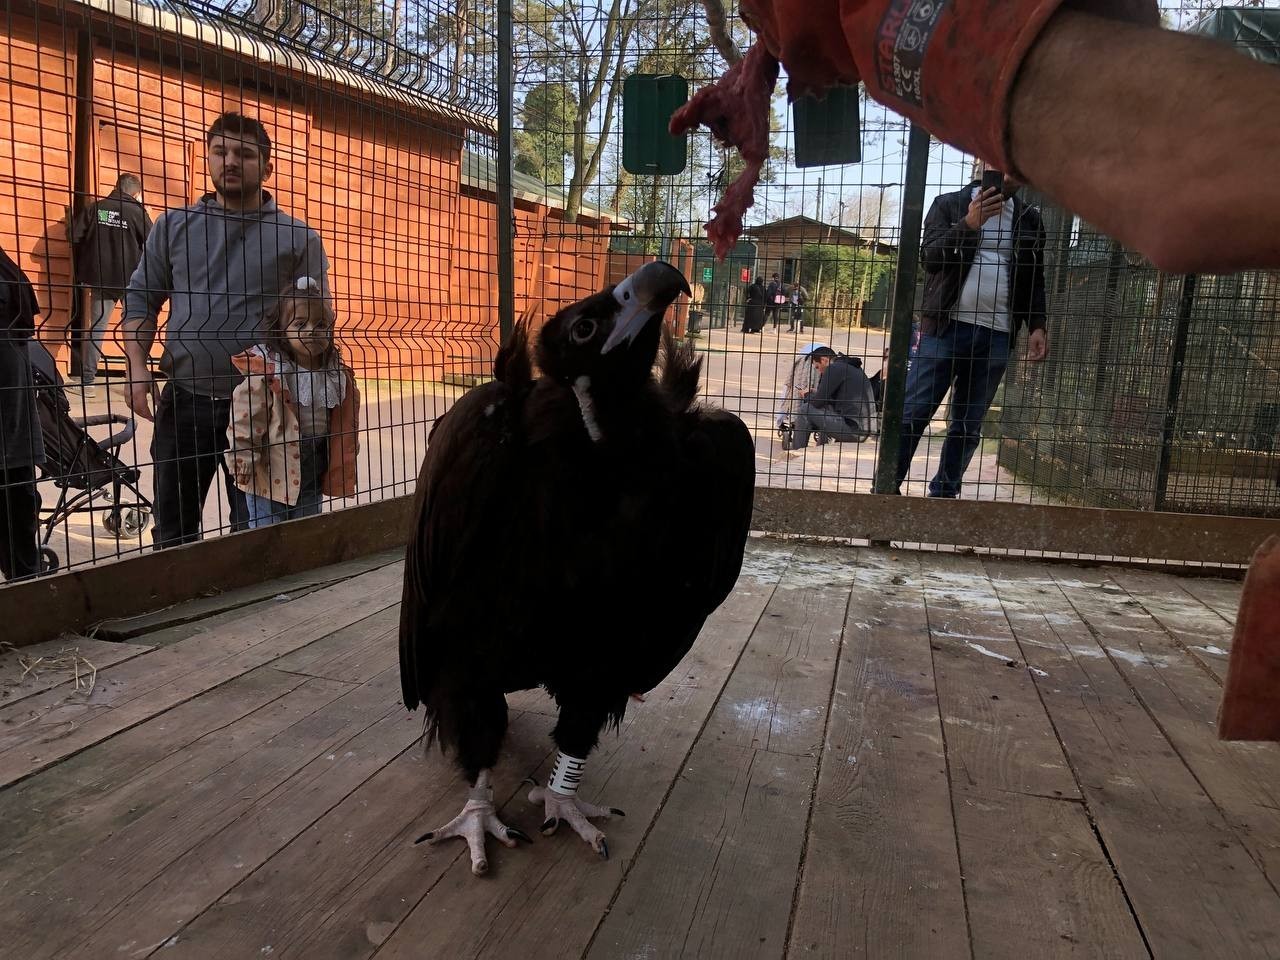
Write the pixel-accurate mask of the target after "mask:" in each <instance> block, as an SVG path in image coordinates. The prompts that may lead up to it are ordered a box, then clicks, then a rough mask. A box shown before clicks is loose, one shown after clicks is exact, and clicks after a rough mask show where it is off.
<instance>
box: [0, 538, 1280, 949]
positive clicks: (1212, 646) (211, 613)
mask: <svg viewBox="0 0 1280 960" xmlns="http://www.w3.org/2000/svg"><path fill="white" fill-rule="evenodd" d="M400 577H401V568H400V565H399V563H398V562H396V561H395V558H393V557H385V558H382V559H380V560H375V561H373V562H364V563H361V564H357V565H347V566H345V567H342V568H331V569H330V570H328V571H317V573H316V575H315V576H314V577H310V578H304V579H303V580H298V582H296V583H295V582H292V581H290V582H288V583H285V582H281V583H280V584H279V589H278V590H277V589H274V587H273V585H270V584H264V585H263V589H261V590H257V591H254V592H251V593H248V594H245V595H244V596H243V597H236V598H229V599H228V600H227V601H225V602H221V603H211V602H209V601H207V600H204V601H200V602H199V604H200V605H192V606H191V607H189V608H174V609H172V610H169V611H165V612H163V613H162V614H157V615H146V616H140V617H138V618H135V619H133V620H131V621H129V622H128V625H127V629H126V628H123V627H122V628H121V629H120V631H119V633H118V635H120V636H127V638H128V639H127V641H126V642H119V643H117V642H110V641H108V640H103V639H101V638H97V639H92V640H88V639H86V640H81V641H76V640H62V641H57V642H54V643H51V644H46V645H44V646H42V647H41V648H38V649H37V648H31V649H29V650H25V651H16V652H15V651H9V652H6V653H3V655H0V944H4V948H3V949H2V950H0V952H2V953H3V955H5V956H13V957H22V958H24V960H40V958H94V960H98V958H124V960H132V958H146V957H151V956H156V957H159V958H164V960H168V958H183V957H201V958H209V960H214V958H217V960H227V958H230V960H236V958H246V960H248V958H261V957H272V958H299V960H301V958H306V960H314V958H335V960H338V958H341V960H356V958H373V957H376V958H379V960H389V958H423V957H448V958H455V957H457V958H467V957H484V958H495V957H497V958H506V957H511V958H520V960H526V958H536V957H548V958H552V957H554V958H562V957H591V958H593V960H597V958H666V957H690V958H694V957H697V958H704V957H732V958H734V960H743V958H757V957H759V958H773V957H794V958H800V957H830V958H837V957H840V958H843V957H869V958H879V957H911V958H915V957H918V958H927V960H937V958H952V957H970V958H978V960H986V958H1003V957H1008V958H1025V957H1031V956H1034V957H1036V958H1037V960H1042V958H1057V957H1126V958H1127V957H1135V958H1142V957H1161V958H1165V957H1168V958H1184V957H1214V958H1216V957H1232V958H1243V957H1280V894H1278V893H1277V888H1278V887H1280V746H1276V745H1271V744H1222V743H1219V742H1218V741H1217V740H1216V739H1215V736H1214V720H1215V716H1216V710H1217V705H1218V699H1219V697H1220V695H1221V690H1222V679H1223V677H1224V675H1225V667H1226V658H1227V655H1228V652H1229V650H1230V640H1231V629H1232V618H1233V609H1232V605H1233V603H1234V598H1236V597H1237V596H1238V592H1239V586H1238V584H1234V583H1227V582H1218V581H1195V580H1186V579H1180V578H1177V577H1174V576H1171V575H1165V574H1155V573H1150V572H1138V571H1133V570H1121V569H1112V568H1081V567H1071V566H1065V565H1051V564H1043V563H1032V562H1028V561H1015V560H995V559H983V558H977V557H973V556H964V555H956V554H947V555H937V554H923V553H910V552H891V551H887V550H877V549H849V548H835V547H815V546H799V545H794V544H783V543H778V542H773V541H766V540H758V541H753V542H752V544H751V547H750V552H749V555H748V558H747V563H746V567H745V569H744V572H743V575H742V578H741V580H740V581H739V584H738V587H737V589H736V590H735V592H734V593H733V595H732V596H731V597H730V599H729V600H728V601H727V602H726V603H725V605H724V606H723V607H722V608H721V609H720V610H719V611H718V612H717V613H716V614H715V616H714V617H713V618H712V619H711V620H710V621H709V622H708V624H707V627H706V629H705V630H704V631H703V634H702V636H701V637H700V638H699V640H698V643H697V644H696V645H695V647H694V649H693V650H692V651H691V652H690V654H689V656H688V657H687V658H686V660H685V661H684V662H683V663H682V664H681V665H680V667H679V668H678V669H677V670H675V671H674V672H673V673H672V675H671V676H670V677H668V678H667V679H666V680H665V681H664V682H663V683H662V684H661V685H660V686H659V687H658V688H657V689H656V690H654V691H652V692H651V693H650V694H649V696H648V697H647V699H646V701H645V702H644V703H643V704H637V705H633V706H632V707H631V709H630V710H629V712H628V714H627V717H626V720H625V721H624V723H623V725H622V728H621V730H620V731H619V732H618V733H617V734H616V735H615V734H612V733H610V734H608V735H606V736H605V737H604V738H603V740H602V743H601V746H600V749H599V750H598V751H597V753H596V754H595V755H593V757H592V760H591V763H590V765H589V767H588V773H587V777H586V786H585V791H586V795H587V796H588V798H589V799H593V800H597V801H601V802H605V803H606V804H611V805H615V806H619V807H622V808H623V809H625V810H626V811H627V816H626V818H625V819H615V820H614V821H611V822H610V823H609V824H608V825H607V832H608V834H609V844H610V849H611V850H612V852H613V858H612V859H611V860H609V861H608V862H602V861H600V860H599V859H598V858H596V857H595V856H594V855H592V854H591V853H590V852H589V851H588V849H587V848H586V846H585V845H584V844H582V843H581V842H580V841H578V840H577V839H576V837H573V836H572V835H571V834H567V833H565V832H563V831H562V833H561V834H560V835H557V836H555V837H551V838H544V837H541V836H540V835H538V833H537V827H538V823H539V821H540V819H541V818H540V807H535V806H534V805H531V804H530V803H529V802H528V801H527V799H526V794H527V787H526V786H522V785H521V781H522V779H523V778H524V777H526V776H534V777H539V778H541V777H545V776H546V774H547V772H548V769H549V766H550V763H551V760H552V759H553V754H554V748H553V747H552V744H551V742H550V739H549V733H550V730H551V728H552V726H553V725H554V722H555V720H554V717H555V710H554V705H553V704H552V703H551V702H550V701H549V700H547V698H546V697H545V696H543V695H542V694H540V693H537V692H530V693H524V694H520V695H515V696H512V697H511V698H509V699H510V706H511V727H510V731H509V734H508V738H507V746H506V751H505V754H504V757H503V760H502V763H501V764H500V765H499V767H498V769H497V771H496V773H495V784H496V790H495V793H496V799H497V802H498V805H499V806H500V808H501V812H502V815H503V816H504V818H505V819H506V820H507V822H508V823H511V824H513V825H515V826H519V827H521V828H523V829H524V830H525V831H526V832H528V833H529V834H531V835H533V836H534V837H535V839H536V842H535V843H533V844H532V845H530V846H526V847H522V848H520V849H517V850H507V849H504V848H502V847H501V846H498V845H497V844H491V846H490V851H489V852H490V860H491V864H492V870H491V874H490V875H489V876H488V877H486V878H483V879H477V878H474V877H472V876H471V873H470V871H469V869H468V866H469V861H468V858H467V856H466V854H465V852H464V849H465V848H464V846H463V845H462V844H461V843H455V844H450V845H447V846H444V847H440V848H432V847H428V846H425V845H424V846H413V844H412V840H413V838H414V837H416V836H417V835H418V834H420V833H421V832H422V831H424V830H427V829H430V828H431V827H434V826H438V825H439V824H441V823H443V822H444V821H445V820H447V819H449V818H450V817H451V816H452V815H453V814H454V813H455V812H456V811H457V809H458V808H459V807H460V806H461V803H462V802H463V792H464V790H463V784H462V782H461V779H460V777H459V775H458V773H457V772H456V771H455V770H454V768H453V767H452V765H451V764H450V763H449V762H448V761H447V760H445V759H443V758H441V757H440V756H439V754H438V753H432V754H430V755H424V754H423V752H422V750H421V747H420V744H419V734H420V733H421V720H420V718H418V717H415V716H412V715H409V714H407V713H406V712H405V711H404V709H403V707H402V706H401V705H400V703H399V679H398V674H397V666H396V647H395V636H396V629H397V603H398V598H399V580H400ZM295 580H297V578H295ZM41 658H43V659H41ZM86 664H89V665H90V666H91V667H96V669H97V672H96V676H95V675H93V674H92V671H91V669H90V667H86ZM33 665H34V666H33ZM90 680H92V681H93V682H92V689H89V687H90Z"/></svg>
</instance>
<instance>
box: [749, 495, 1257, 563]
mask: <svg viewBox="0 0 1280 960" xmlns="http://www.w3.org/2000/svg"><path fill="white" fill-rule="evenodd" d="M752 528H753V529H755V530H764V531H768V532H769V533H777V534H797V535H801V536H817V537H847V538H849V539H853V540H874V541H898V542H904V543H924V544H941V545H947V546H962V547H988V548H993V549H1004V550H1031V551H1043V552H1048V553H1066V554H1086V555H1088V556H1091V557H1098V556H1105V557H1107V558H1108V559H1113V558H1115V559H1134V560H1139V559H1140V560H1166V561H1167V560H1179V561H1191V562H1196V563H1205V564H1238V565H1244V564H1247V563H1248V562H1249V558H1250V557H1251V556H1252V555H1253V552H1254V550H1255V549H1257V546H1258V544H1260V543H1261V542H1262V541H1263V540H1265V539H1266V538H1267V537H1268V536H1277V535H1280V520H1261V519H1255V518H1252V517H1221V516H1208V515H1200V514H1181V513H1152V512H1147V511H1141V510H1108V509H1102V508H1097V507H1062V506H1048V505H1045V504H1030V503H995V502H991V501H982V500H933V499H926V498H920V497H894V496H877V495H875V494H861V493H832V492H828V491H822V490H779V489H773V488H769V487H760V488H757V490H756V499H755V518H754V520H753V522H752Z"/></svg>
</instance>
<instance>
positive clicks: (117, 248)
mask: <svg viewBox="0 0 1280 960" xmlns="http://www.w3.org/2000/svg"><path fill="white" fill-rule="evenodd" d="M150 232H151V218H150V217H149V216H147V211H146V209H145V208H144V207H143V206H142V181H141V180H139V179H138V178H137V177H135V176H134V175H133V174H131V173H123V174H121V175H120V177H119V179H117V180H116V188H115V189H114V190H112V191H111V193H110V194H108V195H107V196H105V197H103V198H102V199H101V200H98V201H97V202H96V203H91V204H89V205H88V206H87V207H85V208H84V209H83V210H81V211H80V213H79V214H78V215H77V216H76V218H75V221H74V223H73V224H72V227H71V242H72V244H73V245H74V248H75V265H76V281H77V282H78V283H81V284H83V285H84V286H86V287H88V288H89V316H88V318H87V320H86V321H85V324H84V329H83V332H82V333H81V339H80V385H81V387H82V388H83V389H84V394H85V396H87V397H91V396H93V395H94V394H95V393H96V392H97V391H96V390H95V389H94V386H93V381H94V379H95V378H96V377H97V376H98V364H99V363H100V362H101V360H102V341H103V338H104V337H106V334H107V327H108V326H109V325H110V323H111V316H112V314H114V313H115V309H116V304H117V303H119V302H120V300H121V299H122V298H123V297H124V290H125V287H127V286H128V285H129V278H130V277H131V276H133V271H134V270H135V269H136V268H137V266H138V261H139V260H141V259H142V249H143V247H144V245H145V244H146V242H147V234H148V233H150Z"/></svg>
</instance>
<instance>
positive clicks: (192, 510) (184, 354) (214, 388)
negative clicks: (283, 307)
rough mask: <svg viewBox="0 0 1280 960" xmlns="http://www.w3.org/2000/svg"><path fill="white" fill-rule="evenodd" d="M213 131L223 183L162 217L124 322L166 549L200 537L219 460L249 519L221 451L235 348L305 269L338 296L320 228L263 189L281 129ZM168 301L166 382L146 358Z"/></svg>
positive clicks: (235, 121) (159, 535) (211, 162)
mask: <svg viewBox="0 0 1280 960" xmlns="http://www.w3.org/2000/svg"><path fill="white" fill-rule="evenodd" d="M205 142H206V146H207V148H208V157H207V161H208V169H209V177H210V179H211V180H212V181H213V188H214V192H213V193H210V194H206V195H205V196H204V197H202V198H201V199H200V200H199V202H197V203H194V204H192V205H191V206H189V207H184V208H182V209H179V210H170V211H168V212H167V213H165V214H163V215H162V216H161V217H160V218H159V219H157V221H156V224H155V227H154V228H153V229H152V231H151V234H150V236H149V237H148V238H147V245H146V249H145V250H144V252H143V256H142V261H141V262H140V263H139V264H138V268H137V270H135V271H134V274H133V277H132V278H131V279H130V281H129V288H128V291H127V293H126V296H125V315H124V320H123V321H122V323H121V333H122V336H123V339H124V344H125V354H126V356H127V358H128V363H129V406H130V408H131V409H132V410H133V412H134V413H135V414H137V415H138V416H140V417H143V418H144V419H147V420H154V421H155V432H154V438H153V440H152V443H151V455H152V458H153V459H154V461H155V481H154V482H155V496H154V498H153V502H154V505H155V528H154V531H153V533H152V537H153V539H154V541H155V546H156V548H157V549H159V548H161V547H168V546H174V545H177V544H180V543H189V542H191V541H193V540H198V539H200V518H201V514H202V513H203V511H204V500H205V496H206V495H207V493H208V491H209V485H210V483H211V482H212V481H213V477H214V475H215V474H216V473H218V472H219V471H221V472H222V474H223V478H224V483H225V485H226V490H227V499H228V501H229V503H230V507H231V527H232V529H233V530H239V529H243V528H244V527H245V526H247V521H248V516H247V510H246V508H245V502H244V495H243V494H242V493H241V492H240V491H239V490H238V489H237V488H236V486H235V484H234V483H233V482H232V480H231V477H230V474H229V473H228V472H227V469H226V465H225V464H224V462H223V456H222V454H223V451H225V450H226V449H227V446H228V442H227V424H228V421H229V419H230V413H231V393H232V390H234V389H235V386H236V383H237V382H238V380H239V379H240V376H239V374H238V373H237V372H236V370H235V368H234V367H233V366H232V364H231V358H232V357H233V356H234V355H235V354H237V353H239V352H240V351H242V350H244V349H246V348H247V347H250V346H252V345H253V344H255V343H257V342H258V341H259V339H260V333H261V331H260V327H261V321H262V316H263V314H264V312H265V311H266V310H267V308H268V307H269V306H270V305H271V303H272V301H273V300H274V299H275V298H276V297H277V296H278V295H279V293H280V291H281V290H283V289H285V288H286V287H290V286H292V285H293V283H294V281H295V280H296V279H297V278H298V277H303V276H307V277H316V278H319V279H320V282H321V287H322V290H323V293H324V295H325V296H326V297H327V296H328V295H329V286H328V270H329V262H328V259H327V258H326V257H325V253H324V246H323V245H322V243H321V242H320V236H319V234H317V233H316V232H315V231H314V230H312V229H311V228H310V227H308V226H307V225H306V224H305V223H303V222H302V221H301V220H297V219H294V218H293V217H291V216H289V215H288V214H286V213H284V212H282V211H281V210H280V209H279V208H278V207H277V206H276V205H275V201H273V200H272V199H271V195H270V194H269V193H267V192H266V191H265V190H264V189H263V184H264V183H265V182H266V181H267V179H268V178H269V177H270V176H271V170H272V167H271V138H270V137H269V136H268V135H267V131H266V129H265V128H264V127H263V126H262V124H261V123H259V122H258V121H257V120H254V119H252V118H250V117H244V116H241V115H240V114H238V113H224V114H223V115H222V116H220V117H218V119H217V120H215V121H214V122H213V125H212V126H211V127H210V128H209V131H208V136H207V137H206V138H205ZM165 301H168V303H169V318H168V321H167V323H166V326H165V342H164V353H163V356H162V357H161V360H160V368H161V370H162V371H163V372H164V374H165V376H166V378H167V381H166V383H165V385H164V389H163V390H161V389H159V388H158V386H157V384H156V382H155V380H154V378H153V377H152V374H151V371H150V370H149V369H148V367H147V357H148V354H149V353H150V350H151V345H152V343H153V342H154V340H155V335H156V321H157V318H158V317H159V314H160V309H161V307H162V306H163V305H164V303H165ZM153 404H154V413H153V410H152V406H153Z"/></svg>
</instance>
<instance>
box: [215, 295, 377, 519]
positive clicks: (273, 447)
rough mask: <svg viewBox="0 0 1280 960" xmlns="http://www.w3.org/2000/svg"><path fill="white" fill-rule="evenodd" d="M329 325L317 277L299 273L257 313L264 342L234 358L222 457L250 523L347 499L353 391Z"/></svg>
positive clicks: (356, 397) (355, 442) (354, 445)
mask: <svg viewBox="0 0 1280 960" xmlns="http://www.w3.org/2000/svg"><path fill="white" fill-rule="evenodd" d="M333 326H334V313H333V309H332V308H331V307H330V306H329V304H328V302H327V300H326V299H325V297H324V296H323V294H322V293H321V290H320V285H319V283H318V282H317V281H315V280H313V279H312V278H310V277H303V278H301V279H299V280H298V281H297V282H296V284H295V285H294V286H293V287H291V288H289V289H287V290H285V291H283V292H282V293H281V294H280V297H279V299H278V301H277V302H276V303H275V304H274V305H273V306H272V307H271V308H270V309H269V310H268V312H267V315H266V316H265V317H264V318H263V327H264V336H263V342H262V343H260V344H258V345H257V346H254V347H250V348H249V349H248V350H246V351H244V352H243V353H240V354H237V355H236V356H235V357H233V358H232V363H233V364H235V367H236V369H237V370H239V371H240V373H241V374H243V376H244V380H243V381H241V383H240V384H239V385H238V386H237V387H236V389H235V392H234V393H233V394H232V397H231V448H230V450H228V452H227V459H228V465H229V466H230V468H231V475H232V477H233V478H234V480H235V483H236V486H237V487H239V488H240V490H242V491H243V492H244V494H245V499H246V502H247V505H248V511H249V526H250V527H264V526H268V525H270V524H273V523H279V522H280V521H282V520H293V519H296V518H298V517H310V516H315V515H316V514H318V513H319V512H320V505H321V498H322V497H325V496H329V497H350V496H354V495H355V492H356V457H357V456H358V454H359V433H358V431H359V419H360V394H359V391H358V390H357V389H356V382H355V377H354V375H353V374H352V372H351V368H350V367H349V366H347V365H346V364H345V363H344V362H343V361H342V358H341V355H340V354H339V351H338V348H337V346H336V345H335V344H334V341H333Z"/></svg>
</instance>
